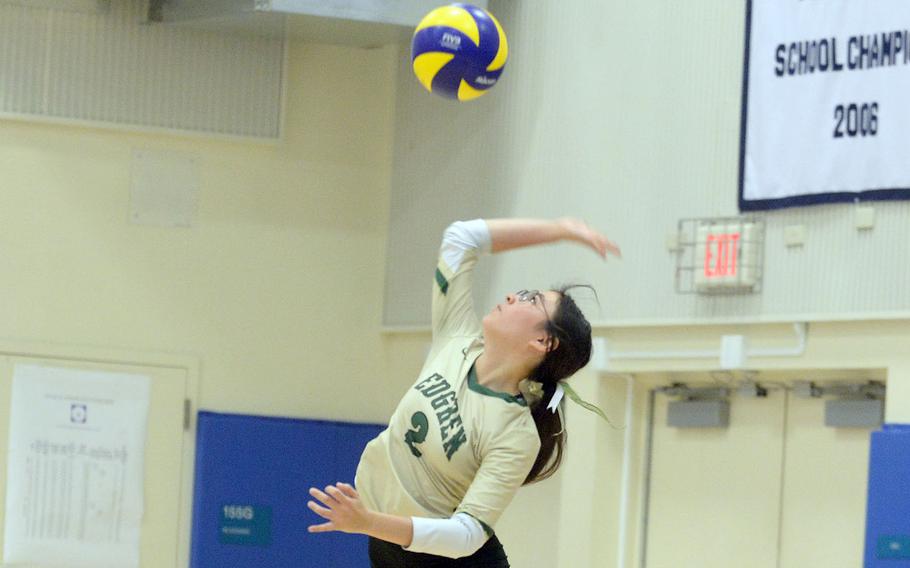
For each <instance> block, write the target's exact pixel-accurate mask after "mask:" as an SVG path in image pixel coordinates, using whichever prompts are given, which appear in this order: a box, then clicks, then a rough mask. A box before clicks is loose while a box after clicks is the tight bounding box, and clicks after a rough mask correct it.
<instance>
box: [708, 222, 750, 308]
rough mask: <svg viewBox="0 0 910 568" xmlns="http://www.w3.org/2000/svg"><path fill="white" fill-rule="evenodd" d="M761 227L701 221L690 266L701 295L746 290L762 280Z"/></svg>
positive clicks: (739, 223) (748, 223) (746, 223)
mask: <svg viewBox="0 0 910 568" xmlns="http://www.w3.org/2000/svg"><path fill="white" fill-rule="evenodd" d="M763 236H764V231H763V229H762V225H760V224H758V223H755V222H750V221H738V220H732V221H731V220H725V222H714V221H708V220H704V221H701V222H699V223H698V224H697V226H696V231H695V239H694V243H693V245H694V249H695V250H694V251H693V253H694V255H693V256H694V258H695V263H694V266H693V267H692V273H693V274H692V276H693V277H694V282H695V290H696V291H697V292H701V293H715V292H725V291H727V292H736V291H749V290H752V289H753V288H754V287H755V286H756V284H758V282H759V279H760V277H761V248H762V245H763V244H764V239H763Z"/></svg>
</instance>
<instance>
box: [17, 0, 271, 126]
mask: <svg viewBox="0 0 910 568" xmlns="http://www.w3.org/2000/svg"><path fill="white" fill-rule="evenodd" d="M144 10H145V3H144V2H141V1H137V0H130V1H127V2H116V3H114V4H113V5H112V6H111V9H110V11H107V12H105V13H80V12H73V11H61V10H51V9H45V8H31V7H26V6H20V5H15V4H2V3H0V113H3V114H5V115H16V116H36V117H46V118H52V119H61V120H64V121H77V122H90V123H100V124H111V125H123V126H129V127H140V128H162V129H168V130H183V131H194V132H204V133H210V134H218V135H228V136H243V137H254V138H278V137H279V136H280V125H281V111H282V109H281V100H282V81H283V70H284V51H285V41H284V40H283V39H276V38H262V37H252V36H243V35H227V34H221V33H214V32H202V31H196V30H188V29H181V28H176V27H169V26H165V25H158V24H145V23H143V21H144V18H145V13H144Z"/></svg>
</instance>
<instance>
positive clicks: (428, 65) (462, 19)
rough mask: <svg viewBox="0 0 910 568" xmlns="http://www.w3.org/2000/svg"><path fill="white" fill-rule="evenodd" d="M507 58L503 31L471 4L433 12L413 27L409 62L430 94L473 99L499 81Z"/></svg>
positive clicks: (492, 19) (507, 51) (507, 53)
mask: <svg viewBox="0 0 910 568" xmlns="http://www.w3.org/2000/svg"><path fill="white" fill-rule="evenodd" d="M508 56H509V45H508V43H507V42H506V34H505V32H504V31H503V30H502V26H500V25H499V22H498V21H496V18H494V17H493V15H492V14H490V13H489V12H487V11H486V10H483V9H481V8H478V7H477V6H472V5H471V4H461V3H458V4H451V5H448V6H441V7H439V8H436V9H435V10H433V11H432V12H430V13H429V14H427V15H426V16H424V18H423V20H421V21H420V23H419V24H418V25H417V29H416V30H415V31H414V37H413V39H412V40H411V63H412V65H413V67H414V74H415V75H417V79H418V80H419V81H420V83H421V84H422V85H423V86H424V87H426V89H427V90H428V91H430V92H431V93H435V94H437V95H442V96H444V97H448V98H450V99H457V100H459V101H469V100H472V99H476V98H477V97H479V96H480V95H482V94H484V93H486V92H487V91H488V90H490V89H491V88H492V87H493V86H494V85H496V83H497V82H498V81H499V76H500V75H501V74H502V70H503V68H504V67H505V65H506V59H507V58H508Z"/></svg>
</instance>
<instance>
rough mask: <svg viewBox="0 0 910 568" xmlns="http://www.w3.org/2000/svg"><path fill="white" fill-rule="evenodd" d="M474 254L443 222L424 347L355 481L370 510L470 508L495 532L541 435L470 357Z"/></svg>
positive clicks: (474, 329)
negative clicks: (415, 372)
mask: <svg viewBox="0 0 910 568" xmlns="http://www.w3.org/2000/svg"><path fill="white" fill-rule="evenodd" d="M481 222H482V221H481ZM456 225H457V223H456ZM483 227H484V230H486V228H485V227H486V225H484V226H483ZM456 240H457V239H456ZM456 245H457V247H460V249H459V250H456V251H454V253H455V254H454V255H453V250H452V247H453V246H456ZM447 249H448V250H447ZM477 257H478V250H477V247H476V245H475V246H473V247H471V246H468V247H465V246H464V244H463V243H461V244H458V243H456V244H453V243H452V242H450V239H449V238H448V231H447V239H446V240H444V241H443V250H442V251H441V254H440V259H439V263H438V265H437V270H436V278H435V282H434V287H433V345H432V347H431V350H430V354H429V356H428V357H427V360H426V362H425V364H424V366H423V369H422V370H421V372H420V375H419V376H418V378H417V381H416V382H415V383H414V384H413V385H412V387H411V388H410V389H408V392H407V393H406V394H405V395H404V397H403V398H402V400H401V402H400V403H399V404H398V408H397V409H396V410H395V413H394V414H393V415H392V418H391V420H390V421H389V427H388V428H387V429H386V430H384V431H383V432H382V433H381V434H380V435H379V436H378V437H377V438H376V439H374V440H373V441H371V442H370V443H369V444H368V445H367V447H366V449H364V452H363V455H362V456H361V458H360V465H359V466H358V468H357V476H356V480H355V484H356V486H357V490H358V491H359V493H360V495H361V498H362V499H363V502H364V504H365V505H366V506H367V507H368V508H369V509H372V510H375V511H381V512H384V513H391V514H395V515H402V516H415V517H433V518H448V517H450V516H452V515H453V514H454V513H456V512H457V513H467V514H469V515H471V516H472V517H474V518H475V519H477V520H478V521H480V523H481V525H483V527H484V530H486V531H487V533H488V534H492V532H493V530H492V527H493V526H495V524H496V522H497V521H498V520H499V517H500V515H501V514H502V512H503V511H504V510H505V508H506V506H507V505H508V504H509V502H511V500H512V497H513V496H514V495H515V492H516V491H517V490H518V488H519V487H521V485H522V483H523V482H524V480H525V477H527V475H528V472H529V471H530V470H531V466H532V465H533V464H534V460H535V459H536V457H537V452H538V451H539V449H540V439H539V437H538V434H537V429H536V427H535V425H534V420H533V418H532V417H531V412H530V410H529V409H528V407H527V405H526V403H525V401H524V399H523V398H522V397H521V396H520V395H517V396H513V395H510V394H505V393H498V392H494V391H492V390H490V389H487V388H485V387H483V386H482V385H480V384H478V382H477V376H476V374H475V373H474V361H475V360H476V359H477V357H478V356H480V354H481V353H482V352H483V345H482V343H481V341H480V339H481V327H480V322H479V320H478V319H477V316H476V314H475V313H474V308H473V301H472V297H471V285H472V281H473V268H474V265H475V264H476V263H477ZM453 259H455V260H454V261H453Z"/></svg>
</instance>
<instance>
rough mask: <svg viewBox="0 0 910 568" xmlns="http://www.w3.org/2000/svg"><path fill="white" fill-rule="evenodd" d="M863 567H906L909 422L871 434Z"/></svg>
mask: <svg viewBox="0 0 910 568" xmlns="http://www.w3.org/2000/svg"><path fill="white" fill-rule="evenodd" d="M867 495H868V499H867V504H866V552H865V559H864V564H863V566H864V567H865V568H910V425H904V424H886V425H884V426H883V427H882V429H881V430H879V431H877V432H873V433H872V441H871V444H870V450H869V491H868V494H867Z"/></svg>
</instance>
